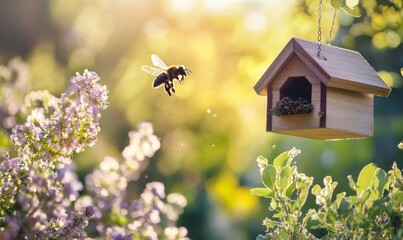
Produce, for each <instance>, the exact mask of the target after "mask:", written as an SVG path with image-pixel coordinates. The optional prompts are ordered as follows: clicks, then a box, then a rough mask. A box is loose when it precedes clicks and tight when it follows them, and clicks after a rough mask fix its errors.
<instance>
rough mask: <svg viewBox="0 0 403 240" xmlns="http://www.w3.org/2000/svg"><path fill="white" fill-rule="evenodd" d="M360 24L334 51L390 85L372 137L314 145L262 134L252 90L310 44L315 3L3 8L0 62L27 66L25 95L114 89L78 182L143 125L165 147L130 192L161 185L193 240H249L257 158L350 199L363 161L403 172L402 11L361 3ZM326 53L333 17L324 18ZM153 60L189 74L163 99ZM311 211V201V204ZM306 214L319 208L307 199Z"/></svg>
mask: <svg viewBox="0 0 403 240" xmlns="http://www.w3.org/2000/svg"><path fill="white" fill-rule="evenodd" d="M361 2H362V3H360V4H361V5H360V8H361V13H362V16H361V17H358V18H353V17H351V16H349V15H347V14H345V13H344V12H342V11H338V14H337V20H336V23H335V31H334V35H333V36H335V39H333V43H332V44H333V45H336V46H340V47H345V48H349V49H354V50H357V51H359V52H360V53H361V54H362V55H363V56H364V58H366V59H367V61H368V62H369V63H370V64H371V65H372V66H373V67H374V69H375V70H377V71H378V73H379V74H380V76H381V77H382V78H383V79H384V80H385V82H386V83H387V84H388V85H389V86H391V87H392V92H391V94H390V95H389V97H388V98H381V97H375V116H374V122H375V126H374V137H373V138H369V139H364V140H349V141H330V142H329V141H327V142H323V141H317V140H309V139H304V138H297V137H287V136H281V135H277V134H272V133H266V132H265V121H266V119H265V118H266V98H265V97H262V96H258V95H257V94H256V93H255V92H254V90H253V86H254V85H255V83H256V82H257V81H258V80H259V78H260V77H261V75H262V74H263V73H264V72H265V70H266V69H267V68H268V67H269V65H270V64H271V63H272V61H273V60H274V58H275V57H276V56H277V55H278V54H279V52H280V51H281V50H282V48H283V47H284V46H285V44H286V43H287V42H288V41H289V40H290V38H291V37H299V38H303V39H307V40H312V41H315V40H316V38H317V11H318V1H316V0H315V1H310V0H305V1H304V0H283V1H278V0H265V1H263V0H223V1H218V0H87V1H74V0H58V1H50V0H30V1H24V0H13V1H7V0H0V64H3V65H4V64H6V63H7V62H8V60H9V59H11V58H12V57H15V56H20V57H22V58H23V59H24V60H25V61H26V62H27V63H28V65H29V68H30V75H29V76H30V86H31V89H45V88H46V89H48V90H49V91H50V92H51V93H53V94H54V95H56V96H59V95H60V93H61V92H63V91H64V90H65V88H66V86H67V85H68V79H69V77H72V76H73V75H74V74H75V72H76V71H79V72H83V70H84V69H86V68H87V69H89V70H92V71H96V72H97V73H98V74H99V75H100V77H101V82H102V83H103V84H106V85H107V86H108V88H109V90H110V94H109V96H110V100H109V101H110V107H109V108H108V110H107V111H105V112H104V114H103V116H102V122H101V124H102V131H101V133H100V135H99V138H98V142H97V144H96V145H95V146H94V147H92V148H90V149H88V150H87V151H86V152H84V153H83V154H79V155H77V156H75V159H76V163H77V170H78V172H79V175H80V178H81V179H82V180H83V179H84V177H85V175H86V174H87V173H88V172H89V171H91V169H92V168H94V167H96V166H97V165H98V163H99V161H101V160H102V158H103V157H104V156H106V155H109V156H116V157H120V152H121V151H122V150H123V148H124V147H125V146H126V145H127V144H128V141H129V140H128V136H127V132H128V131H129V130H131V129H134V128H136V125H137V123H139V122H141V121H149V122H151V123H153V124H154V128H155V131H156V134H157V135H158V136H160V137H161V142H162V149H161V150H160V151H159V152H158V153H157V155H156V156H155V157H154V158H153V159H152V160H151V162H150V165H149V167H148V169H147V170H146V171H145V173H144V177H143V178H141V179H140V180H139V181H138V182H137V183H136V184H137V186H136V187H138V188H139V189H142V187H143V186H144V184H145V182H147V181H162V182H164V184H165V185H166V188H167V191H168V192H173V191H178V192H180V193H182V194H184V195H185V196H186V197H187V198H188V201H189V204H188V206H187V208H186V209H185V213H184V214H183V215H182V217H181V219H180V223H179V224H180V225H184V226H185V227H187V228H188V230H189V237H190V238H192V239H195V240H197V239H235V240H236V239H254V238H255V237H256V235H257V234H258V233H263V232H264V230H265V229H264V227H263V226H262V225H261V222H262V220H263V219H264V217H265V216H267V214H268V210H267V207H268V203H267V201H265V200H262V199H259V198H257V197H255V196H252V195H251V194H250V193H249V189H250V188H251V187H252V186H253V187H254V186H261V182H260V174H259V170H258V167H257V164H256V161H255V159H256V157H257V156H259V155H263V156H265V157H268V158H274V157H275V156H276V155H277V154H279V153H281V152H283V151H286V150H289V149H291V148H292V147H294V146H295V147H297V148H299V149H301V151H302V155H300V156H299V157H298V160H297V161H298V167H299V171H300V172H305V173H306V174H307V175H310V176H314V177H315V183H320V184H322V179H323V177H325V176H327V175H332V177H333V179H334V180H335V181H338V182H339V185H338V187H337V189H336V190H338V191H339V192H340V191H347V193H349V189H348V182H347V175H353V178H355V179H356V178H357V174H358V172H359V171H360V169H361V168H362V167H363V166H364V165H366V164H367V163H368V162H375V163H376V164H378V166H380V167H382V168H384V169H385V170H388V169H389V168H390V167H391V165H392V162H393V161H397V162H398V164H399V165H400V168H401V166H402V165H403V164H402V159H403V151H399V149H398V148H397V147H396V145H397V144H398V143H399V142H400V141H401V140H403V104H402V103H403V88H402V86H403V81H402V78H401V75H400V68H401V67H403V44H401V42H402V39H403V23H402V16H403V10H402V4H403V3H402V1H401V0H378V1H375V0H366V1H361ZM322 14H323V16H322V29H323V36H322V39H323V41H324V42H326V41H327V40H328V36H329V30H330V26H331V22H332V16H333V9H332V8H331V6H330V3H329V1H324V3H323V6H322ZM151 53H156V54H157V55H158V56H160V57H161V58H162V59H163V60H164V61H165V62H166V63H167V64H168V65H170V64H184V65H185V66H186V67H187V68H189V69H190V70H192V72H193V73H192V75H190V76H189V77H187V79H186V80H185V84H184V85H179V84H177V85H176V91H177V98H173V100H172V101H170V99H169V97H168V96H167V95H166V94H165V93H164V91H163V89H162V88H159V89H153V88H152V86H151V84H152V81H153V76H151V75H148V74H146V73H144V72H142V71H141V70H140V66H141V65H143V64H151V59H150V55H151ZM311 200H313V199H311ZM311 202H312V204H311V205H309V207H313V206H314V201H311Z"/></svg>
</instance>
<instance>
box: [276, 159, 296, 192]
mask: <svg viewBox="0 0 403 240" xmlns="http://www.w3.org/2000/svg"><path fill="white" fill-rule="evenodd" d="M294 170H295V166H294V167H292V168H290V167H285V168H283V169H282V170H281V172H280V183H279V187H280V189H281V192H282V193H286V192H287V189H288V187H289V186H290V185H291V183H292V173H293V172H294Z"/></svg>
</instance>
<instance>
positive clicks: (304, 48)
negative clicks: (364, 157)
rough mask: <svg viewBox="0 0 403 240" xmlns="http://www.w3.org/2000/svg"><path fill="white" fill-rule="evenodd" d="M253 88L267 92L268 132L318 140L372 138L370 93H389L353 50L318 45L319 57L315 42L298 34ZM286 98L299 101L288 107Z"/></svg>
mask: <svg viewBox="0 0 403 240" xmlns="http://www.w3.org/2000/svg"><path fill="white" fill-rule="evenodd" d="M254 89H255V91H256V92H257V93H258V94H259V95H263V96H267V125H266V129H267V131H268V132H275V133H280V134H286V135H293V136H298V137H306V138H312V139H321V140H334V139H350V138H365V137H371V136H372V135H373V125H374V95H377V96H383V97H386V96H388V94H389V92H390V88H389V87H388V86H387V85H386V84H385V83H384V82H383V80H382V79H381V78H380V77H379V76H378V74H377V73H376V72H375V70H374V69H373V68H372V67H371V65H369V63H368V62H367V61H366V60H365V59H364V58H363V57H362V56H361V54H359V53H358V52H355V51H350V50H346V49H342V48H338V47H334V46H329V45H321V51H320V55H319V57H318V43H317V42H310V41H305V40H301V39H298V38H292V39H291V40H290V41H289V42H288V44H287V45H286V46H285V48H284V49H283V50H282V51H281V53H280V55H279V56H277V58H276V59H275V60H274V62H273V63H272V64H271V66H270V67H269V68H268V69H267V70H266V72H265V73H264V74H263V76H262V77H261V79H260V80H259V81H258V82H257V83H256V85H255V87H254ZM290 101H291V103H292V104H294V103H295V104H299V102H302V103H303V104H301V105H295V104H294V105H287V104H289V103H290ZM281 104H283V105H281ZM290 106H297V107H295V108H296V111H294V112H293V111H291V110H290ZM291 108H293V107H291ZM280 110H281V111H280ZM297 110H301V111H302V113H299V112H298V111H297ZM277 115H278V116H277Z"/></svg>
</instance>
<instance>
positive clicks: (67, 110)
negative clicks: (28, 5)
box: [0, 60, 188, 240]
mask: <svg viewBox="0 0 403 240" xmlns="http://www.w3.org/2000/svg"><path fill="white" fill-rule="evenodd" d="M25 73H26V67H25V65H24V64H23V63H22V62H21V61H17V60H15V61H13V62H10V64H9V66H8V67H4V66H0V81H3V82H2V88H1V89H0V97H4V96H8V95H10V96H13V97H15V96H18V97H19V99H20V101H19V102H18V106H17V105H15V103H12V102H7V101H6V102H3V105H1V106H0V117H1V120H2V121H3V124H2V128H3V129H6V130H8V129H12V134H11V136H10V139H11V142H12V144H13V146H14V151H13V153H15V155H16V157H10V155H9V150H7V149H2V150H0V239H2V240H3V239H4V240H8V239H89V236H91V237H95V238H99V239H105V238H108V239H168V240H169V239H178V240H186V239H188V238H187V237H186V236H187V230H186V228H184V227H176V223H177V220H178V218H179V215H180V214H181V213H182V212H183V209H184V207H185V206H186V204H187V200H186V198H185V197H184V196H182V195H181V194H178V193H171V194H168V195H167V196H166V194H165V187H164V185H163V184H162V183H160V182H150V183H148V184H147V185H146V187H145V189H144V191H143V192H142V193H140V194H138V195H137V196H138V197H137V198H134V199H133V197H132V196H131V195H130V196H129V195H128V191H127V190H128V189H127V188H128V186H129V184H130V182H133V181H134V180H137V179H138V178H139V176H140V174H141V172H142V171H143V170H144V169H145V168H146V167H147V165H148V161H147V159H149V158H151V157H152V156H153V155H154V153H155V152H156V151H157V150H158V149H159V148H160V141H159V139H158V137H157V136H155V135H154V132H153V127H152V125H151V124H150V123H141V124H139V126H138V130H137V131H131V132H129V138H130V143H129V145H128V146H127V147H126V148H125V149H124V151H123V153H122V155H123V158H124V161H122V162H121V163H120V162H119V161H118V160H117V159H115V158H113V157H105V158H104V160H103V161H102V162H101V163H100V167H99V168H98V169H95V170H94V171H93V172H92V173H91V174H89V175H88V176H87V177H86V183H85V187H86V189H87V192H88V195H85V196H80V191H82V190H83V189H84V185H83V184H82V183H81V182H80V181H79V180H78V178H77V175H76V173H75V171H74V170H75V169H74V163H73V162H72V154H73V153H79V152H82V151H84V149H85V148H86V147H88V146H92V145H94V144H95V141H96V136H97V134H98V133H99V131H100V128H99V120H100V117H101V115H100V111H101V110H103V109H105V108H106V107H107V106H108V103H107V92H108V91H107V89H106V87H105V86H102V85H100V84H99V77H98V75H97V74H96V73H94V72H90V71H87V70H85V71H84V73H83V74H82V75H80V74H77V75H76V76H75V77H73V78H72V79H71V84H70V87H69V88H68V90H67V91H66V92H65V93H63V94H62V95H61V97H60V98H56V97H55V96H53V95H51V94H50V93H49V92H48V91H46V90H45V91H35V92H31V93H29V94H26V91H25V90H26V89H25V88H24V84H21V82H23V80H24V79H25V80H26V78H27V77H26V74H25ZM25 86H26V85H25ZM22 90H24V91H22ZM1 94H2V95H1ZM24 95H26V96H25V99H24ZM22 99H24V100H22ZM13 100H15V102H17V100H16V99H15V98H13ZM13 104H14V105H13ZM10 109H11V110H12V111H10ZM24 115H25V122H24V123H22V124H19V125H17V124H16V120H17V119H18V118H23V117H24ZM17 116H18V117H17ZM0 137H2V136H0ZM3 146H5V147H8V146H6V145H4V144H3ZM92 226H93V227H92Z"/></svg>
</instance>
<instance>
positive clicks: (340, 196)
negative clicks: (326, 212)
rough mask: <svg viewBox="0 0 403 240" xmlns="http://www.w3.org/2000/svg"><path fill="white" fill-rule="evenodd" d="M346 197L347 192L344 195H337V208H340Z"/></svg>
mask: <svg viewBox="0 0 403 240" xmlns="http://www.w3.org/2000/svg"><path fill="white" fill-rule="evenodd" d="M345 196H346V192H342V193H339V194H337V196H336V205H337V207H339V206H340V202H341V200H342V199H343V198H344V197H345Z"/></svg>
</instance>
